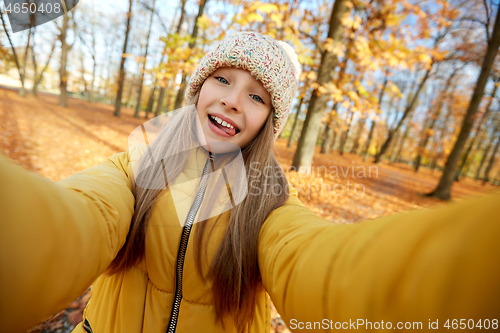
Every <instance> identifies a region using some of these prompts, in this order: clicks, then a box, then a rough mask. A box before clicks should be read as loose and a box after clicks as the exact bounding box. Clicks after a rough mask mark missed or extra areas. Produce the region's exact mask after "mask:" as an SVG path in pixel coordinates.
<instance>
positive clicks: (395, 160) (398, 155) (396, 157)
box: [391, 112, 415, 163]
mask: <svg viewBox="0 0 500 333" xmlns="http://www.w3.org/2000/svg"><path fill="white" fill-rule="evenodd" d="M414 116H415V112H413V113H412V115H411V117H410V118H409V119H408V123H407V124H406V130H405V132H404V134H403V137H402V138H401V141H400V143H399V149H397V153H396V155H393V156H392V159H391V163H399V161H400V160H401V151H402V150H403V146H404V144H405V140H406V138H407V137H408V133H410V127H411V122H412V121H413V117H414Z"/></svg>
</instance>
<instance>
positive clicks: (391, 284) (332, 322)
mask: <svg viewBox="0 0 500 333" xmlns="http://www.w3.org/2000/svg"><path fill="white" fill-rule="evenodd" d="M259 267H260V270H261V275H262V279H263V283H264V286H265V287H266V289H267V291H268V293H269V294H270V296H271V298H272V300H273V301H274V303H275V305H276V308H277V309H278V311H279V313H280V314H281V315H282V316H283V318H284V320H285V323H286V324H287V325H288V327H289V328H290V329H292V330H293V331H295V330H299V331H300V330H301V329H307V328H308V327H309V328H312V329H313V330H314V331H320V330H326V331H329V330H332V331H333V330H335V329H337V330H338V329H346V328H349V329H353V328H356V329H362V330H371V329H374V330H375V329H376V328H378V329H382V327H381V326H380V325H384V326H383V327H384V328H385V329H388V328H389V327H388V325H390V326H392V329H396V328H402V326H401V325H403V326H404V325H406V327H405V328H407V327H408V326H409V325H413V326H412V327H413V329H415V328H416V327H417V326H418V325H421V326H422V327H421V329H424V330H428V329H429V325H432V326H433V327H432V328H435V327H436V321H437V326H438V327H437V328H439V330H447V327H446V325H447V323H448V325H449V327H450V329H452V328H453V327H452V325H453V323H455V324H457V325H458V326H460V328H463V326H464V325H463V323H465V324H467V325H469V326H470V325H472V321H470V319H472V320H473V321H474V325H475V326H474V327H477V325H478V323H479V325H483V326H484V325H485V321H486V322H487V324H486V325H489V326H490V328H493V325H495V324H494V322H495V320H496V327H497V328H498V327H499V326H498V325H499V324H500V323H499V320H500V302H499V300H500V195H498V194H497V195H490V196H487V197H478V198H473V199H469V200H467V201H464V202H460V203H454V204H450V205H447V206H443V207H440V208H437V209H434V210H429V209H422V210H418V211H414V212H410V213H404V214H397V215H393V216H388V217H384V218H380V219H377V220H373V221H366V222H361V223H357V224H348V225H334V224H332V223H331V222H329V221H326V220H323V219H321V218H320V217H318V216H317V215H315V214H314V213H313V212H311V211H310V210H309V209H307V208H305V207H303V206H302V204H301V203H300V201H299V200H298V199H297V197H296V196H293V195H291V196H290V198H289V201H288V204H287V205H285V206H283V207H280V208H279V209H276V210H275V211H273V213H272V214H270V215H269V217H268V219H267V220H266V222H265V223H264V225H263V227H262V229H261V233H260V238H259ZM454 319H456V320H455V321H453V320H454ZM462 319H463V320H462ZM447 320H449V321H448V322H447ZM461 320H462V321H461ZM479 320H481V322H479ZM382 321H383V323H384V324H382ZM388 322H389V323H390V324H388ZM406 322H408V323H411V324H406ZM398 323H402V324H398ZM413 323H415V324H413ZM419 323H420V324H419ZM488 323H489V324H488ZM398 325H399V326H398ZM389 329H390V328H389ZM476 329H477V328H476Z"/></svg>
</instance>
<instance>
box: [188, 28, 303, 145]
mask: <svg viewBox="0 0 500 333" xmlns="http://www.w3.org/2000/svg"><path fill="white" fill-rule="evenodd" d="M220 67H236V68H241V69H245V70H247V71H249V72H250V73H251V74H252V75H253V76H254V77H255V78H256V79H258V80H259V81H260V82H261V83H262V85H263V86H264V88H266V90H267V91H268V92H269V94H270V95H271V98H272V103H273V107H274V119H273V120H274V138H277V137H278V135H279V133H280V132H281V131H282V130H283V127H284V126H285V123H286V120H287V118H288V113H289V112H290V107H291V106H292V101H293V98H294V97H295V93H296V92H297V87H298V80H299V76H300V72H301V67H300V64H299V62H298V59H297V54H296V53H295V51H294V50H293V48H292V47H291V46H290V45H289V44H287V43H284V42H281V41H276V40H274V39H272V38H270V37H268V36H264V35H261V34H259V33H256V32H239V33H235V34H233V35H231V36H229V37H226V38H224V39H223V40H222V41H221V42H220V43H219V44H217V45H216V46H215V47H214V48H212V49H211V50H210V51H209V52H208V53H207V54H206V55H205V56H204V57H203V58H202V59H201V61H200V63H199V64H198V67H197V68H196V71H195V72H194V74H193V75H192V76H191V79H190V82H189V85H188V88H187V90H186V99H189V98H190V97H192V96H193V95H195V94H196V92H197V91H198V90H199V89H200V88H201V86H202V84H203V82H204V81H205V79H206V78H207V77H209V76H210V74H212V73H213V72H214V71H215V70H217V69H218V68H220Z"/></svg>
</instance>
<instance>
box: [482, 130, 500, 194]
mask: <svg viewBox="0 0 500 333" xmlns="http://www.w3.org/2000/svg"><path fill="white" fill-rule="evenodd" d="M497 129H498V127H497ZM499 146H500V137H498V139H497V143H496V145H495V148H494V149H493V154H491V157H490V161H489V162H488V166H487V167H486V170H485V171H484V178H483V185H485V184H486V183H487V182H488V180H489V178H490V172H491V169H493V165H494V164H495V156H496V154H497V152H498V147H499Z"/></svg>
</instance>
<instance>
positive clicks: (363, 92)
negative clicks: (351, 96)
mask: <svg viewBox="0 0 500 333" xmlns="http://www.w3.org/2000/svg"><path fill="white" fill-rule="evenodd" d="M357 88H358V93H359V94H360V95H361V96H363V97H368V95H369V94H368V91H366V89H365V87H363V85H361V83H360V84H358V85H357Z"/></svg>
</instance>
